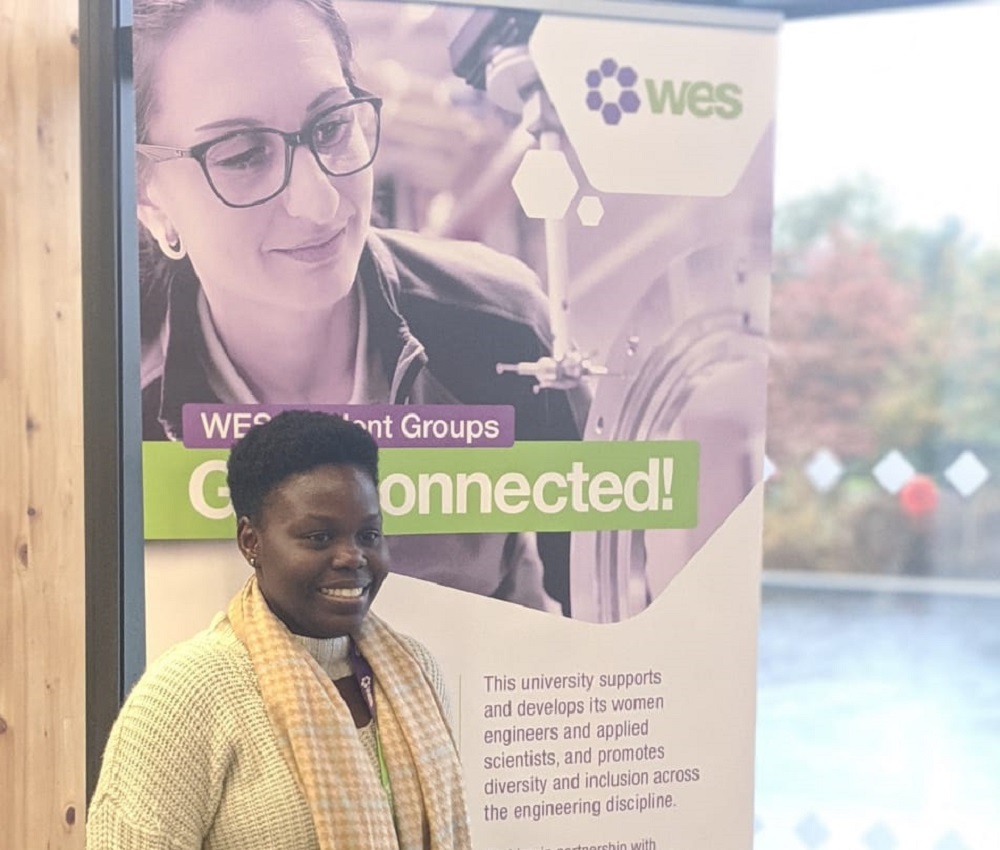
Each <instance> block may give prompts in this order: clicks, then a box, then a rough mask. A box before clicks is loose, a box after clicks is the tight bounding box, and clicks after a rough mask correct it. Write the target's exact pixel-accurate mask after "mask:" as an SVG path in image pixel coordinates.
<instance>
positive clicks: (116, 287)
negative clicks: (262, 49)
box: [80, 0, 146, 799]
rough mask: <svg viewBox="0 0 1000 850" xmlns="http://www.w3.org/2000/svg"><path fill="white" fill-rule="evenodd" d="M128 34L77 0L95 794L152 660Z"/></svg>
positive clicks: (94, 2)
mask: <svg viewBox="0 0 1000 850" xmlns="http://www.w3.org/2000/svg"><path fill="white" fill-rule="evenodd" d="M131 43H132V38H131V32H130V31H127V30H125V29H123V27H122V11H121V6H120V3H119V0H80V113H81V128H80V130H81V139H80V142H81V166H82V168H81V191H82V199H81V200H82V222H83V232H82V255H81V262H82V295H83V382H84V388H85V391H84V395H83V415H84V506H85V518H84V530H85V534H86V539H85V546H84V552H85V558H86V564H85V570H86V579H85V587H86V603H85V611H86V620H87V625H86V676H87V709H86V710H87V717H86V729H87V748H86V753H87V755H86V768H87V797H88V799H89V798H90V796H91V794H92V793H93V789H94V785H95V784H96V782H97V775H98V772H99V770H100V760H101V754H102V752H103V750H104V744H105V742H106V740H107V737H108V733H109V732H110V729H111V724H112V723H113V722H114V719H115V716H116V715H117V713H118V708H119V706H120V705H121V702H122V699H123V698H124V695H125V693H126V692H127V691H128V689H129V687H131V684H132V683H133V682H134V681H135V680H136V678H138V676H139V674H140V673H141V671H142V668H143V666H144V664H145V645H146V641H145V624H144V608H145V601H144V592H143V572H144V565H143V552H142V541H143V535H142V477H141V476H142V456H141V453H142V442H141V440H142V435H141V406H140V395H139V394H140V390H139V297H138V287H137V286H136V285H128V284H129V282H135V281H137V279H138V259H137V253H136V251H137V249H136V223H135V213H134V211H133V210H132V209H131V205H130V208H129V209H128V210H125V211H124V214H123V209H122V205H123V203H126V202H129V201H128V199H131V198H133V197H134V196H135V181H134V176H133V175H134V153H133V152H132V146H131V145H130V144H123V142H124V140H127V139H131V138H133V137H134V129H133V127H134V119H133V116H132V108H133V107H132V98H131V97H129V96H127V94H128V88H129V87H130V85H131V64H132V59H131ZM123 94H124V95H126V96H123Z"/></svg>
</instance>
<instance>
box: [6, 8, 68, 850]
mask: <svg viewBox="0 0 1000 850" xmlns="http://www.w3.org/2000/svg"><path fill="white" fill-rule="evenodd" d="M77 21H78V8H77V0H0V848H3V850H35V848H39V850H43V848H46V849H47V848H51V850H78V848H82V847H83V843H84V841H83V838H84V836H83V833H84V814H85V813H84V805H85V800H84V793H85V792H84V752H85V747H84V744H85V742H84V734H85V731H84V730H85V700H84V555H83V552H84V546H83V542H84V538H83V481H82V474H83V473H82V470H83V424H82V392H81V386H82V378H81V374H82V366H81V310H80V180H79V172H80V166H79V144H80V114H79V83H78V81H79V70H78V69H79V53H78V50H77V46H76V42H77V36H76V28H77Z"/></svg>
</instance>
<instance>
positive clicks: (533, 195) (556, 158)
mask: <svg viewBox="0 0 1000 850" xmlns="http://www.w3.org/2000/svg"><path fill="white" fill-rule="evenodd" d="M510 182H511V186H512V187H513V188H514V194H515V195H517V199H518V200H519V201H520V202H521V208H522V209H523V210H524V214H525V215H526V216H528V218H555V219H558V218H562V217H563V216H565V215H566V210H567V209H569V204H570V201H572V200H573V197H574V196H575V195H576V190H577V189H578V188H579V183H577V180H576V175H575V174H573V169H571V168H570V167H569V163H568V162H567V161H566V156H565V155H564V154H563V152H562V151H540V150H530V151H528V152H527V153H525V155H524V159H522V160H521V164H520V165H519V166H518V167H517V171H516V172H514V177H513V178H512V179H511V181H510Z"/></svg>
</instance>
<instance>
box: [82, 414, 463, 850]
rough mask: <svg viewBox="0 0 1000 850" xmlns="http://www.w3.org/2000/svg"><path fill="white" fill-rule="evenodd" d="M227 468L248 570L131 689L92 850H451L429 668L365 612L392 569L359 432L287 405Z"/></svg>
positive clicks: (458, 780)
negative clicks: (199, 626) (219, 606)
mask: <svg viewBox="0 0 1000 850" xmlns="http://www.w3.org/2000/svg"><path fill="white" fill-rule="evenodd" d="M228 483H229V488H230V491H231V494H232V500H233V506H234V508H235V510H236V514H237V517H238V525H237V535H236V536H237V540H236V542H237V545H238V547H239V549H240V552H241V553H242V554H243V556H244V557H245V558H246V560H247V562H248V564H249V565H250V567H251V568H252V569H253V574H252V575H251V577H250V579H249V580H248V581H247V583H246V585H245V586H244V588H243V589H242V590H241V591H240V592H239V593H238V594H237V595H236V596H235V597H234V598H233V599H232V601H231V602H230V603H229V606H228V608H227V610H226V612H225V614H224V615H223V614H220V615H219V616H218V617H217V618H216V619H215V621H214V622H213V623H212V625H211V627H210V628H209V629H208V630H207V631H205V632H203V633H201V634H200V635H198V636H196V637H194V638H192V639H191V640H189V641H186V642H185V643H183V644H180V645H178V646H177V647H175V648H174V649H173V650H172V651H170V652H168V653H166V654H165V655H164V656H163V657H161V659H160V660H159V661H158V662H157V663H156V664H154V665H153V666H151V667H150V669H149V670H148V671H147V672H146V674H145V675H144V676H143V677H142V679H141V680H140V681H139V683H138V684H137V685H136V687H135V689H134V690H133V691H132V693H131V694H130V695H129V698H128V700H127V701H126V703H125V705H124V706H123V707H122V711H121V714H120V715H119V717H118V720H117V722H116V723H115V727H114V729H113V730H112V733H111V737H110V739H109V741H108V746H107V749H106V751H105V756H104V762H103V765H102V769H101V776H100V779H99V781H98V785H97V790H96V792H95V794H94V798H93V802H92V805H91V810H90V818H89V822H88V827H87V847H88V850H139V848H144V849H146V848H153V847H158V848H159V847H168V846H169V847H170V848H171V850H229V848H233V850H235V848H239V850H258V848H259V850H316V849H318V850H328V848H333V847H352V848H358V849H359V850H364V849H365V848H369V850H391V849H392V848H402V847H406V848H440V849H441V850H451V849H452V848H454V850H464V848H467V847H468V846H469V830H468V817H467V813H466V807H465V797H464V791H463V787H462V775H461V768H460V765H459V761H458V753H457V749H456V746H455V743H454V740H453V738H452V734H451V730H450V727H449V724H448V718H447V714H448V709H447V698H446V695H445V693H444V690H443V685H442V677H441V674H440V672H439V670H438V668H437V665H436V664H435V662H434V660H433V659H432V658H431V656H430V654H429V653H428V652H427V650H426V649H425V648H424V647H423V646H422V645H421V644H419V643H417V642H416V641H414V640H413V639H412V638H409V637H406V636H403V635H400V634H398V633H396V632H395V631H393V630H392V629H391V628H390V627H389V626H388V625H386V624H385V623H384V622H382V621H381V620H380V619H378V618H377V617H376V616H375V615H374V614H371V613H370V612H369V607H370V606H371V603H372V600H373V599H374V598H375V596H376V594H377V593H378V591H379V588H380V587H381V586H382V582H383V581H385V578H386V576H387V575H388V573H389V555H388V548H387V546H386V542H385V538H384V537H383V535H382V512H381V510H380V508H379V500H378V449H377V448H376V445H375V442H374V440H373V439H372V437H371V436H370V435H369V434H368V432H367V431H365V430H364V428H362V427H361V426H360V425H357V424H355V423H351V422H347V421H345V420H344V419H342V418H340V417H335V416H329V415H327V414H324V413H314V412H306V411H289V412H286V413H282V414H279V415H278V416H276V417H275V418H274V419H272V420H271V421H269V422H267V423H264V424H261V425H257V426H255V427H253V428H251V429H250V430H249V431H248V432H247V434H246V436H245V437H243V439H242V440H240V441H239V442H238V443H237V444H236V445H235V446H234V448H233V451H232V454H231V455H230V459H229V466H228ZM426 789H434V793H433V794H425V790H426Z"/></svg>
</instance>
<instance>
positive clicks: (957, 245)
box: [765, 178, 1000, 577]
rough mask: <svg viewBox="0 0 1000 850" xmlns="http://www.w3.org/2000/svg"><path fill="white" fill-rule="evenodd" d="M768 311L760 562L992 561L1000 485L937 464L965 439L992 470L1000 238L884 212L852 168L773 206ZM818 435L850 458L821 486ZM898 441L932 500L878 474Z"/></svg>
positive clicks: (980, 571) (978, 564) (992, 572)
mask: <svg viewBox="0 0 1000 850" xmlns="http://www.w3.org/2000/svg"><path fill="white" fill-rule="evenodd" d="M771 316H772V319H771V322H772V324H771V337H772V354H771V381H770V386H769V412H768V417H769V419H768V431H769V434H768V449H767V452H768V457H769V458H770V459H771V461H772V463H773V464H774V466H775V468H776V470H777V472H776V474H775V476H774V478H772V480H771V481H770V482H769V484H768V507H769V514H768V521H767V525H766V529H765V565H766V566H770V567H774V568H794V569H809V570H835V571H845V570H847V571H865V572H900V571H906V572H916V573H927V572H933V573H935V574H941V575H963V576H976V577H996V576H1000V490H998V488H997V487H996V486H995V484H994V482H993V478H992V477H991V479H990V480H989V481H988V482H987V483H986V485H985V486H983V487H982V488H981V489H980V490H977V491H976V492H975V493H973V494H971V495H970V496H968V497H963V496H961V495H959V494H958V493H957V492H956V490H955V488H954V487H953V486H952V485H951V484H950V483H949V481H948V479H947V478H946V476H945V475H944V472H945V470H946V469H947V468H948V466H949V465H950V464H951V463H953V462H954V461H955V459H956V458H957V457H958V456H959V455H960V454H961V453H962V452H963V451H971V452H973V453H974V454H975V456H976V457H977V458H978V459H979V460H980V461H981V462H982V463H983V464H984V465H985V466H986V467H987V468H988V469H989V470H990V472H991V476H992V475H996V474H1000V369H998V368H997V364H998V363H1000V251H998V250H996V249H995V248H994V249H990V248H987V247H984V246H983V245H982V244H980V242H979V241H978V240H977V239H976V238H974V237H973V236H972V235H970V234H969V233H967V232H966V231H965V230H964V229H963V226H962V223H961V222H960V221H958V220H955V219H949V220H946V221H943V222H941V224H940V225H939V226H938V227H936V228H931V229H920V228H915V227H909V226H900V225H897V224H895V223H894V214H893V210H892V209H891V207H890V205H889V204H888V203H887V202H886V201H885V200H884V198H883V196H882V193H881V192H880V189H879V186H878V185H877V184H876V183H875V182H874V181H872V180H870V179H867V178H860V179H858V180H856V181H853V182H851V183H847V184H843V185H839V186H836V187H834V188H832V189H830V190H829V191H825V192H820V193H817V194H814V195H811V196H809V197H806V198H802V199H800V200H797V201H795V202H792V203H789V204H787V205H785V206H784V207H782V208H780V209H778V210H777V212H776V216H775V226H774V285H773V290H772V311H771ZM824 448H825V449H827V450H829V451H830V452H832V453H833V454H834V455H836V457H837V458H838V459H839V461H840V463H841V464H843V466H844V468H845V469H844V475H843V477H842V478H841V479H840V480H839V482H838V483H837V484H836V485H835V486H833V487H832V488H831V489H830V490H829V491H828V492H826V493H818V492H817V490H816V488H815V486H814V485H813V484H812V483H811V482H810V481H809V479H808V478H807V477H806V475H805V474H804V468H805V467H806V465H807V464H808V463H809V461H810V459H811V458H812V457H813V456H814V454H815V452H816V451H817V450H819V449H824ZM893 449H895V450H896V451H898V452H900V453H901V454H902V455H903V456H904V457H905V458H906V459H907V460H908V461H909V463H910V464H912V466H913V467H914V468H915V470H916V472H917V473H918V474H921V475H922V476H925V477H926V478H925V480H924V482H923V484H924V486H925V490H929V491H933V492H932V495H933V496H935V497H936V499H937V503H936V505H927V506H925V510H919V509H917V510H916V511H913V510H911V511H909V512H908V511H906V510H904V509H903V506H902V504H901V500H900V495H899V494H890V493H887V492H886V491H885V490H884V489H883V488H882V487H881V486H880V485H879V484H878V482H877V481H876V480H875V478H873V476H872V469H873V467H874V466H875V465H876V464H877V463H878V462H879V461H880V460H881V459H882V458H883V457H884V456H885V455H886V454H887V453H888V452H889V451H891V450H893ZM924 495H925V496H926V493H925V494H924ZM903 501H906V500H905V499H903ZM932 501H934V500H932ZM991 528H997V529H998V530H997V531H996V532H992V533H991Z"/></svg>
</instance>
